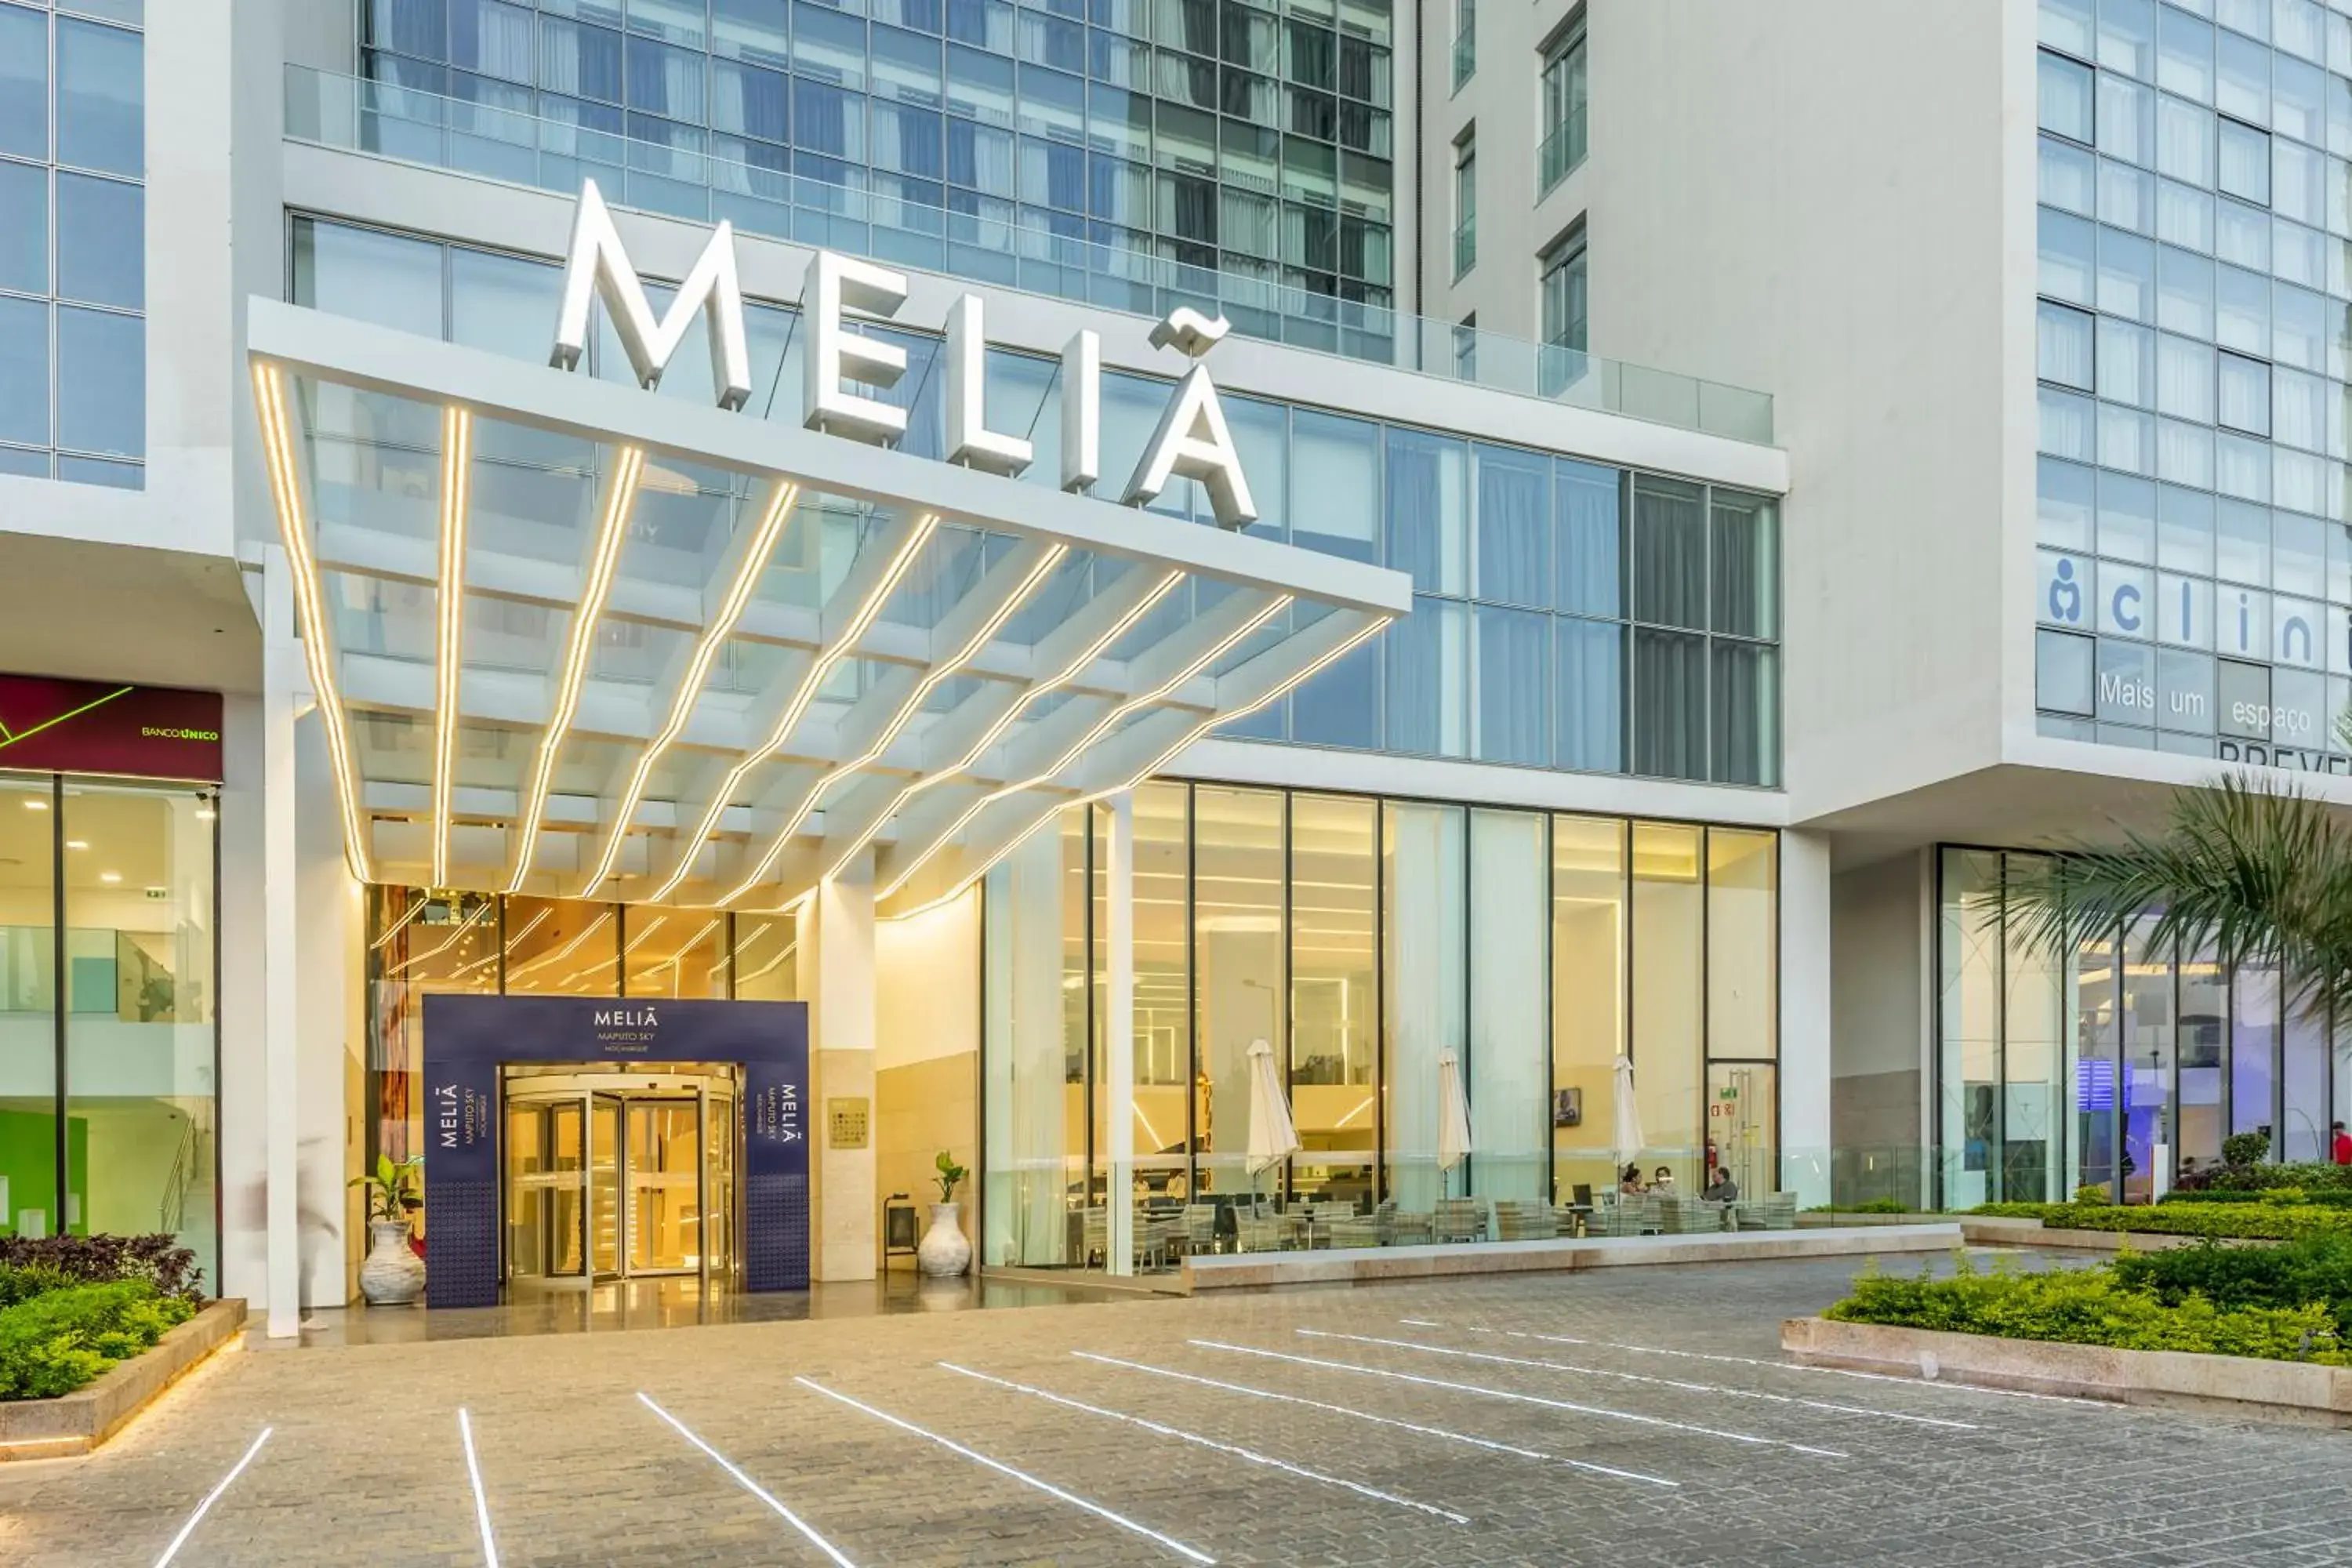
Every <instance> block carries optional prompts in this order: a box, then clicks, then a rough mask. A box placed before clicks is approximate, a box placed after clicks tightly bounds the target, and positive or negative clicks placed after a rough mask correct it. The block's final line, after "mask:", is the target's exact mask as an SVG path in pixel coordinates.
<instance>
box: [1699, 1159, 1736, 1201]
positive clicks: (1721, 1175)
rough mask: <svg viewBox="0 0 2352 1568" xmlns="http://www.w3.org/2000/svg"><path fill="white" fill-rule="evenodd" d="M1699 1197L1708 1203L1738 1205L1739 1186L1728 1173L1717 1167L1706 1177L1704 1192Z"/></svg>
mask: <svg viewBox="0 0 2352 1568" xmlns="http://www.w3.org/2000/svg"><path fill="white" fill-rule="evenodd" d="M1699 1196H1701V1197H1703V1198H1705V1199H1706V1200H1707V1202H1709V1203H1717V1204H1733V1203H1738V1201H1739V1184H1738V1183H1737V1182H1735V1181H1733V1180H1732V1179H1731V1173H1730V1172H1728V1171H1727V1170H1724V1169H1723V1168H1722V1167H1720V1166H1717V1168H1716V1169H1715V1170H1714V1171H1713V1172H1712V1173H1710V1174H1709V1175H1708V1176H1707V1179H1706V1191H1705V1192H1703V1193H1701V1194H1699Z"/></svg>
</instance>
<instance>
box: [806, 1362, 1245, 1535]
mask: <svg viewBox="0 0 2352 1568" xmlns="http://www.w3.org/2000/svg"><path fill="white" fill-rule="evenodd" d="M793 1382H794V1383H797V1384H800V1385H801V1386H802V1387H803V1388H806V1389H810V1390H813V1391H814V1392H815V1393H818V1394H824V1396H825V1397H826V1398H827V1399H833V1400H838V1401H839V1402H840V1403H842V1404H844V1405H848V1406H849V1407H850V1408H851V1409H852V1410H862V1411H864V1412H865V1413H866V1415H871V1416H873V1417H874V1419H876V1420H877V1421H884V1422H887V1423H888V1424H889V1425H891V1426H896V1427H897V1428H898V1430H899V1431H901V1432H908V1433H911V1434H913V1435H914V1436H918V1437H921V1438H924V1439H926V1440H927V1441H929V1442H933V1443H937V1444H938V1445H939V1446H940V1447H942V1448H945V1449H947V1450H948V1451H949V1452H950V1453H951V1454H961V1455H962V1456H963V1457H964V1458H967V1459H970V1460H971V1462H972V1463H973V1464H976V1465H984V1466H986V1467H987V1468H990V1469H992V1470H994V1471H995V1472H996V1473H997V1474H998V1475H1000V1476H1006V1477H1009V1478H1011V1479H1013V1480H1016V1481H1019V1482H1020V1483H1021V1484H1022V1485H1023V1486H1024V1487H1034V1488H1035V1489H1037V1490H1039V1491H1041V1492H1044V1493H1045V1495H1046V1496H1048V1497H1052V1498H1058V1499H1060V1500H1062V1501H1064V1502H1066V1503H1068V1504H1069V1505H1070V1506H1071V1507H1073V1508H1082V1509H1084V1510H1087V1512H1088V1513H1090V1514H1093V1515H1094V1516H1095V1517H1096V1518H1097V1519H1104V1520H1108V1521H1110V1522H1111V1523H1113V1524H1115V1525H1117V1526H1118V1527H1119V1528H1120V1529H1121V1530H1126V1531H1133V1532H1134V1533H1135V1534H1137V1535H1140V1536H1143V1537H1145V1538H1146V1539H1148V1540H1151V1541H1156V1542H1160V1545H1162V1546H1165V1547H1166V1548H1168V1550H1169V1551H1171V1552H1175V1553H1176V1554H1177V1555H1178V1556H1180V1557H1186V1558H1190V1559H1191V1560H1192V1561H1193V1562H1195V1563H1204V1564H1212V1565H1213V1564H1214V1563H1215V1562H1216V1561H1217V1560H1216V1559H1215V1558H1213V1557H1212V1556H1210V1555H1209V1554H1208V1553H1207V1552H1202V1551H1201V1550H1200V1549H1199V1548H1197V1547H1192V1546H1187V1545H1185V1544H1184V1543H1183V1542H1181V1541H1179V1540H1177V1539H1176V1538H1175V1537H1173V1536H1171V1535H1162V1534H1160V1532H1159V1531H1156V1530H1154V1529H1152V1528H1151V1527H1150V1525H1147V1524H1138V1523H1136V1522H1135V1521H1133V1520H1131V1519H1129V1518H1128V1517H1127V1516H1126V1515H1125V1514H1123V1513H1117V1512H1114V1511H1112V1510H1109V1509H1107V1508H1105V1507H1104V1506H1103V1505H1102V1504H1100V1503H1098V1502H1094V1501H1090V1500H1087V1499H1086V1498H1082V1497H1080V1496H1078V1495H1077V1493H1076V1492H1067V1491H1064V1490H1063V1489H1061V1488H1059V1487H1057V1486H1055V1484H1054V1483H1053V1482H1051V1481H1045V1480H1039V1479H1037V1478H1036V1477H1035V1476H1033V1475H1031V1474H1030V1473H1029V1472H1028V1471H1026V1470H1022V1469H1015V1468H1013V1466H1011V1465H1008V1464H1006V1463H1005V1462H1004V1461H1003V1460H1002V1459H992V1458H989V1457H988V1456H987V1455H986V1454H983V1453H982V1452H980V1451H979V1450H978V1449H976V1448H967V1447H964V1446H963V1445H962V1444H961V1443H959V1442H957V1441H956V1440H955V1439H954V1438H952V1437H942V1436H940V1435H939V1434H938V1433H937V1432H930V1431H926V1430H925V1429H924V1428H922V1427H920V1426H916V1425H915V1424H914V1423H913V1422H911V1421H907V1420H902V1419H901V1418H899V1417H898V1416H896V1415H891V1414H890V1413H889V1412H888V1411H887V1410H877V1409H876V1408H874V1406H872V1405H868V1404H866V1402H865V1401H864V1400H861V1399H852V1398H851V1397H850V1396H849V1395H847V1394H844V1393H842V1392H840V1391H839V1390H838V1389H832V1388H827V1387H826V1386H825V1385H824V1384H821V1383H814V1382H811V1381H810V1380H809V1379H807V1378H805V1377H799V1376H795V1377H794V1378H793Z"/></svg>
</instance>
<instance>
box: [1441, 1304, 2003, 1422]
mask: <svg viewBox="0 0 2352 1568" xmlns="http://www.w3.org/2000/svg"><path fill="white" fill-rule="evenodd" d="M1465 1332H1468V1333H1474V1334H1503V1335H1506V1336H1507V1337H1508V1338H1511V1339H1515V1340H1524V1339H1540V1338H1542V1337H1543V1336H1541V1335H1539V1334H1527V1333H1521V1332H1518V1331H1515V1330H1511V1329H1469V1330H1466V1331H1465ZM1421 1348H1423V1349H1424V1350H1436V1349H1438V1347H1437V1346H1435V1345H1424V1346H1423V1347H1421ZM1442 1353H1444V1354H1448V1355H1463V1356H1475V1357H1476V1359H1478V1360H1481V1361H1497V1362H1504V1363H1509V1364H1510V1365H1513V1366H1538V1367H1542V1368H1544V1369H1545V1370H1547V1371H1549V1372H1564V1373H1572V1374H1574V1375H1577V1376H1580V1377H1613V1378H1617V1379H1619V1380H1620V1381H1622V1382H1625V1383H1649V1384H1657V1385H1658V1386H1659V1387H1661V1388H1679V1389H1682V1390H1683V1391H1684V1392H1685V1393H1689V1394H1722V1395H1724V1396H1725V1397H1727V1398H1731V1399H1763V1400H1769V1401H1770V1402H1771V1403H1772V1404H1775V1405H1804V1406H1805V1407H1806V1408H1808V1409H1811V1410H1826V1411H1830V1412H1832V1414H1835V1415H1873V1416H1875V1417H1877V1418H1878V1419H1879V1420H1881V1421H1908V1422H1912V1423H1914V1424H1916V1425H1917V1426H1949V1427H1951V1428H1952V1429H1954V1430H1955V1431H1959V1432H1976V1431H1980V1430H1982V1428H1980V1427H1979V1426H1977V1425H1976V1424H1975V1423H1974V1422H1969V1421H1947V1420H1944V1419H1942V1418H1941V1417H1939V1416H1935V1415H1906V1414H1904V1413H1903V1412H1901V1411H1899V1410H1873V1409H1871V1408H1869V1407H1868V1406H1867V1405H1838V1404H1835V1403H1833V1402H1832V1401H1829V1400H1824V1399H1802V1398H1800V1397H1798V1396H1797V1395H1796V1394H1769V1393H1766V1392H1765V1391H1764V1390H1762V1389H1760V1388H1727V1387H1725V1386H1723V1385H1722V1384H1714V1383H1685V1382H1683V1381H1682V1380H1681V1379H1679V1378H1672V1377H1651V1376H1649V1375H1647V1374H1645V1373H1638V1372H1615V1371H1612V1370H1611V1369H1609V1368H1607V1367H1600V1366H1570V1365H1568V1364H1566V1363H1562V1362H1556V1361H1534V1360H1528V1359H1523V1358H1521V1357H1517V1356H1482V1355H1478V1352H1475V1351H1447V1352H1442Z"/></svg>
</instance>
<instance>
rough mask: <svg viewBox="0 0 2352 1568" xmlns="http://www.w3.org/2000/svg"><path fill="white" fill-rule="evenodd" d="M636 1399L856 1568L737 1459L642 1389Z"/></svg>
mask: <svg viewBox="0 0 2352 1568" xmlns="http://www.w3.org/2000/svg"><path fill="white" fill-rule="evenodd" d="M637 1397H638V1398H639V1399H642V1400H644V1401H645V1405H646V1409H648V1410H650V1411H652V1412H653V1413H654V1414H655V1415H658V1416H660V1417H661V1418H662V1419H663V1420H665V1421H667V1422H668V1423H669V1424H670V1426H671V1427H672V1428H673V1429H675V1430H676V1431H677V1435H678V1436H681V1437H683V1438H685V1439H686V1440H687V1441H688V1442H689V1443H691V1444H693V1445H694V1446H695V1447H698V1448H699V1449H701V1450H702V1451H703V1452H704V1453H705V1454H707V1455H709V1457H710V1458H713V1459H716V1460H717V1461H718V1462H719V1468H720V1469H722V1470H725V1471H726V1472H727V1473H728V1474H729V1475H730V1476H732V1477H734V1478H735V1483H736V1485H738V1486H740V1487H741V1488H742V1489H744V1490H745V1491H747V1492H750V1493H751V1495H752V1496H753V1497H755V1498H758V1499H759V1500H761V1502H763V1503H766V1504H767V1505H768V1506H769V1507H770V1508H772V1509H774V1510H776V1511H777V1512H778V1513H780V1514H782V1516H783V1519H784V1522H785V1523H787V1524H789V1525H791V1526H792V1527H793V1529H794V1530H797V1531H800V1532H801V1533H802V1534H803V1535H804V1536H806V1537H807V1538H808V1540H809V1543H810V1544H811V1545H813V1546H814V1547H815V1548H816V1549H817V1550H818V1551H819V1552H824V1554H825V1555H826V1556H827V1557H829V1558H831V1559H832V1560H833V1561H834V1563H836V1564H838V1568H857V1565H856V1563H852V1562H850V1560H849V1559H848V1558H846V1557H844V1556H843V1555H842V1554H841V1549H840V1548H839V1547H837V1546H835V1545H834V1543H833V1542H830V1541H827V1540H826V1539H825V1538H824V1536H822V1535H819V1534H818V1533H817V1532H816V1531H815V1530H814V1529H813V1528H812V1527H811V1526H810V1524H809V1522H808V1521H806V1520H804V1519H803V1518H802V1517H801V1516H800V1515H799V1514H796V1513H794V1512H793V1510H791V1509H788V1508H786V1507H785V1506H784V1505H783V1503H782V1501H781V1500H778V1499H777V1498H776V1497H775V1495H774V1494H773V1493H772V1492H770V1491H769V1490H768V1489H767V1488H765V1487H763V1486H761V1484H760V1483H759V1482H757V1481H755V1480H753V1479H751V1477H750V1476H747V1475H745V1474H744V1473H743V1470H742V1468H741V1467H740V1466H739V1465H737V1464H736V1463H735V1461H734V1460H732V1459H730V1458H728V1457H727V1456H726V1455H724V1454H722V1453H720V1452H719V1450H718V1449H716V1448H714V1447H711V1446H710V1445H709V1444H708V1443H706V1442H704V1441H703V1440H702V1439H701V1438H699V1437H698V1436H695V1435H694V1433H693V1432H692V1430H690V1429H689V1428H688V1426H687V1424H686V1423H685V1422H683V1421H680V1420H679V1419H678V1418H677V1416H675V1415H671V1414H670V1413H669V1412H668V1411H667V1410H664V1409H663V1408H662V1407H661V1406H660V1405H656V1404H655V1403H654V1402H653V1397H652V1395H650V1394H646V1392H645V1391H644V1390H642V1389H640V1390H639V1391H638V1393H637Z"/></svg>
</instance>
